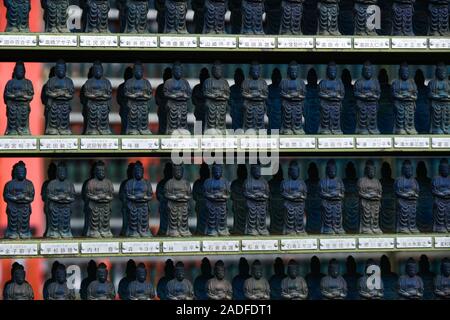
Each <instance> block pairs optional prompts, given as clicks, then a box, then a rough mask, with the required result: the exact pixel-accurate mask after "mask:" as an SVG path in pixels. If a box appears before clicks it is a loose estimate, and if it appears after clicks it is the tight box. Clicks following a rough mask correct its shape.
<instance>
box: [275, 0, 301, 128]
mask: <svg viewBox="0 0 450 320" xmlns="http://www.w3.org/2000/svg"><path fill="white" fill-rule="evenodd" d="M283 3H284V1H283ZM298 74H299V65H298V64H297V62H296V61H292V62H291V63H290V64H289V67H288V72H287V75H288V77H287V79H283V80H281V83H280V88H281V92H280V95H281V130H280V133H281V134H304V133H305V131H304V129H303V111H304V101H305V96H306V86H305V82H304V81H303V80H302V79H298Z"/></svg>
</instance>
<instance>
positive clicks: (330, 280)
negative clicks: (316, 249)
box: [320, 259, 347, 300]
mask: <svg viewBox="0 0 450 320" xmlns="http://www.w3.org/2000/svg"><path fill="white" fill-rule="evenodd" d="M320 291H321V292H322V296H323V298H324V299H325V300H343V299H345V298H346V297H347V283H346V282H345V280H344V278H343V277H342V276H341V275H340V274H339V263H338V262H337V260H336V259H331V260H330V262H329V264H328V275H327V276H325V277H323V278H322V280H321V281H320Z"/></svg>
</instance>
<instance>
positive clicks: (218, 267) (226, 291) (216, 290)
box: [206, 260, 233, 300]
mask: <svg viewBox="0 0 450 320" xmlns="http://www.w3.org/2000/svg"><path fill="white" fill-rule="evenodd" d="M206 293H207V295H208V298H209V299H210V300H231V299H232V298H233V289H232V287H231V283H230V281H228V280H227V279H225V264H224V263H223V261H222V260H219V261H217V262H216V264H215V265H214V278H212V279H209V280H208V282H207V283H206Z"/></svg>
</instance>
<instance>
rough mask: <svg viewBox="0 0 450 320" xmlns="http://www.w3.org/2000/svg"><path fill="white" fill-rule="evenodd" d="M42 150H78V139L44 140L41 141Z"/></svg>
mask: <svg viewBox="0 0 450 320" xmlns="http://www.w3.org/2000/svg"><path fill="white" fill-rule="evenodd" d="M39 149H40V150H77V149H78V139H77V138H68V139H63V138H61V139H59V138H57V139H47V138H45V139H44V138H43V139H40V140H39Z"/></svg>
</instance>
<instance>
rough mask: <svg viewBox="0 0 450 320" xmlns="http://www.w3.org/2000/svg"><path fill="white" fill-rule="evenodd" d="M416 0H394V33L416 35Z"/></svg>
mask: <svg viewBox="0 0 450 320" xmlns="http://www.w3.org/2000/svg"><path fill="white" fill-rule="evenodd" d="M415 1H416V0H394V1H393V4H392V35H393V36H410V37H412V36H414V31H413V15H414V2H415Z"/></svg>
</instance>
